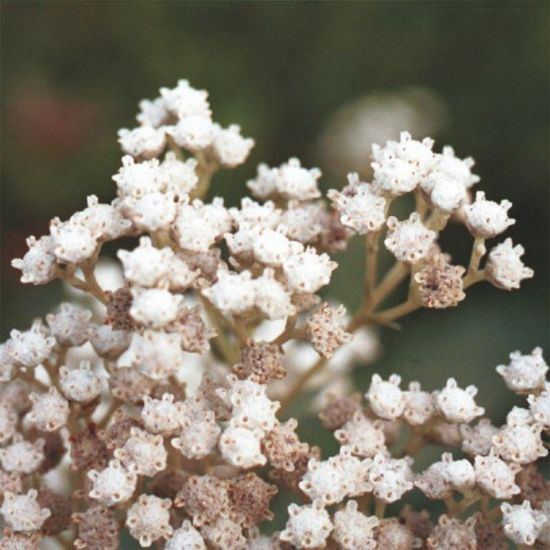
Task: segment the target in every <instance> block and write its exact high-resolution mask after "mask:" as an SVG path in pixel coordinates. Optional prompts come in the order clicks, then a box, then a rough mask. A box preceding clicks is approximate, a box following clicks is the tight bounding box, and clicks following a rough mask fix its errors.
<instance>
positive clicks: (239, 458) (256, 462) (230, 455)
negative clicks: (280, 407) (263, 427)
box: [219, 426, 266, 468]
mask: <svg viewBox="0 0 550 550" xmlns="http://www.w3.org/2000/svg"><path fill="white" fill-rule="evenodd" d="M261 437H262V432H261V431H254V430H249V429H248V428H243V427H241V426H228V427H227V428H226V429H225V430H224V432H223V433H222V435H221V437H220V440H219V448H220V452H221V454H222V456H223V458H224V459H225V460H227V461H228V462H229V464H232V465H233V466H236V467H237V468H252V467H253V466H263V465H264V464H265V463H266V458H265V456H264V455H263V454H262V451H261V447H260V438H261Z"/></svg>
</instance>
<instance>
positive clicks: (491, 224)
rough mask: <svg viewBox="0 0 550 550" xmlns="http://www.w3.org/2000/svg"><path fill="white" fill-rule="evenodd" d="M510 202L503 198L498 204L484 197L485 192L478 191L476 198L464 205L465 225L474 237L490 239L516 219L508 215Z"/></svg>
mask: <svg viewBox="0 0 550 550" xmlns="http://www.w3.org/2000/svg"><path fill="white" fill-rule="evenodd" d="M511 206H512V203H511V202H510V201H507V200H503V201H501V202H500V204H498V203H496V202H493V201H488V200H486V199H485V193H484V192H483V191H478V192H477V193H476V200H475V201H474V202H472V203H471V204H467V205H465V206H464V208H463V210H464V218H465V221H466V226H467V227H468V229H469V230H470V233H472V235H473V236H474V237H479V238H482V239H490V238H492V237H495V236H496V235H499V234H500V233H502V232H503V231H506V229H507V228H508V227H509V226H510V225H513V224H514V223H516V220H514V219H512V218H509V217H508V210H510V208H511Z"/></svg>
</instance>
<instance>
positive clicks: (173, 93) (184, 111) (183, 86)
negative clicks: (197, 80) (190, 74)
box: [160, 80, 210, 119]
mask: <svg viewBox="0 0 550 550" xmlns="http://www.w3.org/2000/svg"><path fill="white" fill-rule="evenodd" d="M160 95H161V97H162V100H163V102H164V106H165V108H166V109H167V110H168V111H169V112H170V113H172V114H174V115H176V116H178V117H179V118H180V119H183V118H184V117H186V116H191V115H200V116H206V117H209V116H210V105H209V104H208V92H207V91H206V90H196V89H195V88H193V87H192V86H191V85H190V84H189V82H188V81H187V80H178V83H177V85H176V87H175V88H161V89H160Z"/></svg>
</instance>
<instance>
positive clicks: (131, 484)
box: [88, 460, 137, 506]
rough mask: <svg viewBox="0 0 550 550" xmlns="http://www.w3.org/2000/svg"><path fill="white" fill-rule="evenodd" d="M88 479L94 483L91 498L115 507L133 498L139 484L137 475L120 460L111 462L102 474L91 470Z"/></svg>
mask: <svg viewBox="0 0 550 550" xmlns="http://www.w3.org/2000/svg"><path fill="white" fill-rule="evenodd" d="M88 477H89V478H90V480H91V482H92V489H91V490H90V493H89V495H90V497H92V498H93V499H95V500H98V501H99V502H101V504H103V505H105V506H115V505H116V504H118V503H119V502H125V501H126V500H128V499H129V498H131V496H132V495H133V494H134V490H135V488H136V483H137V475H136V474H135V473H134V472H132V471H130V470H127V469H126V468H124V466H123V465H122V464H121V463H120V461H119V460H111V461H110V462H109V465H108V466H107V468H105V469H104V470H102V471H101V472H98V471H97V470H90V471H89V472H88Z"/></svg>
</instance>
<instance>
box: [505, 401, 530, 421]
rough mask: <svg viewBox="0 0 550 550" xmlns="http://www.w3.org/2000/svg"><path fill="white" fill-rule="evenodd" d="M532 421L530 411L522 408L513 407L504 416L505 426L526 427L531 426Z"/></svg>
mask: <svg viewBox="0 0 550 550" xmlns="http://www.w3.org/2000/svg"><path fill="white" fill-rule="evenodd" d="M533 422H534V419H533V415H532V414H531V411H530V410H529V409H526V408H524V407H518V406H516V405H514V406H513V407H512V408H511V409H510V412H509V413H508V414H507V415H506V424H507V425H508V426H526V425H530V424H533Z"/></svg>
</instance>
